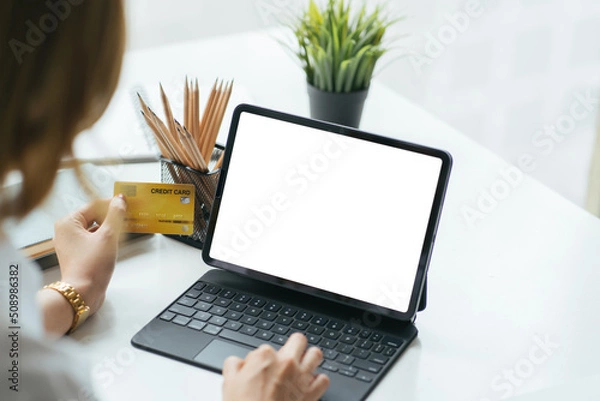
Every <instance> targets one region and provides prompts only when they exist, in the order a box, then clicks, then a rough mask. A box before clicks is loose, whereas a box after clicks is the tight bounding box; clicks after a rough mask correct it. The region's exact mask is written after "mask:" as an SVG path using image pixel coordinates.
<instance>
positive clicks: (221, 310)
mask: <svg viewBox="0 0 600 401" xmlns="http://www.w3.org/2000/svg"><path fill="white" fill-rule="evenodd" d="M209 312H210V313H212V314H213V315H217V316H223V315H224V314H225V313H227V309H225V308H223V307H222V306H213V307H212V308H210V310H209Z"/></svg>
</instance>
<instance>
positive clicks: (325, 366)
mask: <svg viewBox="0 0 600 401" xmlns="http://www.w3.org/2000/svg"><path fill="white" fill-rule="evenodd" d="M321 368H323V369H325V370H328V371H330V372H337V371H338V370H339V368H338V365H336V364H333V363H331V362H327V361H325V362H323V364H322V365H321Z"/></svg>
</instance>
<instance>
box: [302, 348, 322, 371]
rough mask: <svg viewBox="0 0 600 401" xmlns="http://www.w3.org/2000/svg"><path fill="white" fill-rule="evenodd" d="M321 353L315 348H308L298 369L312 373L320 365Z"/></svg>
mask: <svg viewBox="0 0 600 401" xmlns="http://www.w3.org/2000/svg"><path fill="white" fill-rule="evenodd" d="M322 360H323V351H321V350H320V349H319V348H317V347H310V348H309V349H308V350H307V351H306V353H305V354H304V358H302V362H301V363H300V367H301V369H302V371H304V372H308V373H312V372H314V370H315V369H316V368H317V366H319V365H320V364H321V361H322Z"/></svg>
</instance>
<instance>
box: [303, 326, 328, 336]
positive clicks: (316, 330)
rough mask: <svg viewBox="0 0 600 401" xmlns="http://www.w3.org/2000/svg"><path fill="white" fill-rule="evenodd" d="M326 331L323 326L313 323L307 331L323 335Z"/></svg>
mask: <svg viewBox="0 0 600 401" xmlns="http://www.w3.org/2000/svg"><path fill="white" fill-rule="evenodd" d="M324 331H325V329H324V328H323V327H321V326H314V325H311V326H310V327H309V328H308V330H306V332H307V333H312V334H316V335H321V334H323V332H324Z"/></svg>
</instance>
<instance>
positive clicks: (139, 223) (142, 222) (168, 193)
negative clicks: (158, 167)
mask: <svg viewBox="0 0 600 401" xmlns="http://www.w3.org/2000/svg"><path fill="white" fill-rule="evenodd" d="M118 194H123V195H125V198H126V199H127V217H126V218H125V226H124V228H123V231H124V232H129V233H160V234H180V235H192V233H193V231H194V195H195V191H194V186H193V185H191V184H155V183H147V182H121V181H117V182H115V195H118Z"/></svg>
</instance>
